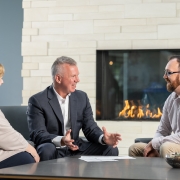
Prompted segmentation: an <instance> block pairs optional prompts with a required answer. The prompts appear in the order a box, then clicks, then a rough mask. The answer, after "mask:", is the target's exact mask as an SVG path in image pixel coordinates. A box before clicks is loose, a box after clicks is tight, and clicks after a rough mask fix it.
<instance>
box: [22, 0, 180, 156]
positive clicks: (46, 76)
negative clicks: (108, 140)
mask: <svg viewBox="0 0 180 180" xmlns="http://www.w3.org/2000/svg"><path fill="white" fill-rule="evenodd" d="M22 7H23V9H24V23H23V29H22V56H23V65H22V71H21V75H22V77H23V90H22V97H23V102H22V105H27V103H28V99H29V97H30V96H31V95H33V94H35V93H37V92H39V91H41V90H43V89H44V88H46V87H47V86H49V85H50V84H51V83H52V80H51V74H50V67H51V64H52V63H53V62H54V60H55V59H56V58H57V57H60V56H62V55H65V56H69V57H72V58H73V59H75V60H76V61H77V62H78V67H79V71H80V80H81V82H80V83H79V84H78V87H77V89H81V90H83V91H85V92H87V94H88V96H89V99H90V102H91V105H92V109H93V112H94V113H95V102H96V50H102V49H109V50H110V49H171V48H179V47H180V33H179V32H180V0H23V4H22ZM98 124H99V125H100V126H101V127H102V126H106V127H107V129H108V131H110V132H111V131H112V132H114V131H115V132H119V133H121V134H122V138H123V141H122V142H121V143H119V145H118V147H119V150H120V155H127V154H128V147H129V146H130V145H131V144H132V143H133V142H134V139H135V138H136V137H152V136H153V135H154V133H155V130H156V128H157V125H158V122H126V121H121V122H112V121H100V122H98Z"/></svg>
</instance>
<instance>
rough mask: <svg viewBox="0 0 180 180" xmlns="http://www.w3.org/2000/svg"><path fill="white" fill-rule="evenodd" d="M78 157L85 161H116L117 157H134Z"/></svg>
mask: <svg viewBox="0 0 180 180" xmlns="http://www.w3.org/2000/svg"><path fill="white" fill-rule="evenodd" d="M79 159H81V160H84V161H86V162H101V161H117V159H135V158H133V157H130V156H81V157H80V158H79Z"/></svg>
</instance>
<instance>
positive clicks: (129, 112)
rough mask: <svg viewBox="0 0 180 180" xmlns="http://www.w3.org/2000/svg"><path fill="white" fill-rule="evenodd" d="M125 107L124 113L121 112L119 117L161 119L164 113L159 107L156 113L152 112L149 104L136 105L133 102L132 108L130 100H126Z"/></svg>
mask: <svg viewBox="0 0 180 180" xmlns="http://www.w3.org/2000/svg"><path fill="white" fill-rule="evenodd" d="M124 103H125V106H124V108H123V110H122V111H120V112H119V117H124V118H138V119H141V118H153V119H155V118H160V117H161V116H162V112H161V110H160V108H159V107H158V108H157V110H156V112H157V113H155V112H154V111H155V110H153V112H152V111H151V110H150V106H149V104H147V105H146V106H144V107H143V106H142V105H138V106H137V105H135V104H134V103H133V102H131V104H132V106H130V103H129V101H128V100H125V102H124Z"/></svg>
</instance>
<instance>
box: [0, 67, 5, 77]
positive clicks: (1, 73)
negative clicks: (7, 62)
mask: <svg viewBox="0 0 180 180" xmlns="http://www.w3.org/2000/svg"><path fill="white" fill-rule="evenodd" d="M4 72H5V69H4V66H3V65H2V64H0V78H2V77H3V75H4Z"/></svg>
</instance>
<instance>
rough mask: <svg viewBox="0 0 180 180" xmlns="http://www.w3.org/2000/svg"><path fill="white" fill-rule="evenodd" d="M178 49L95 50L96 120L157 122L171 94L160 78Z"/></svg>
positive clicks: (178, 51) (179, 51)
mask: <svg viewBox="0 0 180 180" xmlns="http://www.w3.org/2000/svg"><path fill="white" fill-rule="evenodd" d="M174 54H180V50H177V49H176V50H170V49H169V50H98V51H97V59H96V60H97V63H96V119H97V120H116V121H121V120H123V121H124V120H130V121H133V120H134V121H137V120H138V121H159V119H160V117H161V115H162V108H163V104H164V102H165V100H166V98H167V97H168V95H169V94H170V93H169V92H167V90H166V82H165V81H164V79H163V75H164V68H165V66H166V64H167V59H168V57H169V56H171V55H174Z"/></svg>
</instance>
